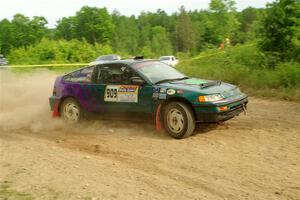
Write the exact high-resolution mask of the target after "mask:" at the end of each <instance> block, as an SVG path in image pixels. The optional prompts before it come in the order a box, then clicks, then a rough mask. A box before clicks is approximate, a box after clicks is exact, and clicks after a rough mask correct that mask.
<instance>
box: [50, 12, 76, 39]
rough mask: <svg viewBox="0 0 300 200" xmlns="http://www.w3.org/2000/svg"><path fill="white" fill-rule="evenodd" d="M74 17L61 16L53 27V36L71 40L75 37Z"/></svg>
mask: <svg viewBox="0 0 300 200" xmlns="http://www.w3.org/2000/svg"><path fill="white" fill-rule="evenodd" d="M75 25H76V24H75V17H74V16H71V17H63V18H62V19H61V20H59V21H58V22H57V26H56V29H55V38H62V39H65V40H71V39H73V38H76V36H75Z"/></svg>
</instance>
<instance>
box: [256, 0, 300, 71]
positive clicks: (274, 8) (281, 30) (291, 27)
mask: <svg viewBox="0 0 300 200" xmlns="http://www.w3.org/2000/svg"><path fill="white" fill-rule="evenodd" d="M299 28H300V2H299V0H276V1H275V2H274V3H272V4H268V5H267V9H266V12H265V15H264V18H263V21H262V29H261V35H260V36H261V40H260V43H259V47H260V49H261V51H262V52H264V53H265V55H266V58H267V59H268V60H269V61H270V62H269V66H270V67H274V66H275V64H276V62H278V61H285V60H293V59H294V58H295V56H296V55H295V54H294V53H293V51H294V50H295V49H297V48H299V46H297V44H296V41H297V40H298V39H299V38H297V34H298V33H297V32H298V31H299ZM298 41H299V40H298Z"/></svg>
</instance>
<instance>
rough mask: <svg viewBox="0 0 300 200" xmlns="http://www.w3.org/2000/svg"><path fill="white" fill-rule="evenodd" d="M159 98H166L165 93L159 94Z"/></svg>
mask: <svg viewBox="0 0 300 200" xmlns="http://www.w3.org/2000/svg"><path fill="white" fill-rule="evenodd" d="M158 98H159V99H167V94H159V96H158Z"/></svg>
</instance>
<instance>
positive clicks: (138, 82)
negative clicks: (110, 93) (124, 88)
mask: <svg viewBox="0 0 300 200" xmlns="http://www.w3.org/2000/svg"><path fill="white" fill-rule="evenodd" d="M130 81H131V83H132V84H133V85H144V84H145V83H146V82H145V81H144V80H143V79H142V78H141V77H138V76H134V77H131V79H130Z"/></svg>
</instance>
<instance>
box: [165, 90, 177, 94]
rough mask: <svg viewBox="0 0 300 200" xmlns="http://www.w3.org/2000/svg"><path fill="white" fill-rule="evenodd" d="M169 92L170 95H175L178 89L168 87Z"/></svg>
mask: <svg viewBox="0 0 300 200" xmlns="http://www.w3.org/2000/svg"><path fill="white" fill-rule="evenodd" d="M167 94H168V95H174V94H176V90H174V89H168V90H167Z"/></svg>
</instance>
